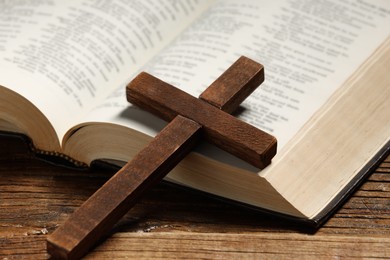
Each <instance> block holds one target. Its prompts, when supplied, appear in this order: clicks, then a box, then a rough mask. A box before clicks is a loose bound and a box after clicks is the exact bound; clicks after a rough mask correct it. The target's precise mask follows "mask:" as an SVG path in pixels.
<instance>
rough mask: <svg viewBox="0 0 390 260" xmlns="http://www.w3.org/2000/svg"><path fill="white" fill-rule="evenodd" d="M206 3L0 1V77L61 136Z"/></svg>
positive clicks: (167, 41) (138, 0)
mask: <svg viewBox="0 0 390 260" xmlns="http://www.w3.org/2000/svg"><path fill="white" fill-rule="evenodd" d="M209 5H210V3H209V2H207V1H195V0H194V1H185V2H184V1H169V2H165V1H141V0H132V1H108V0H82V1H61V0H57V1H55V0H38V1H5V2H0V28H1V31H0V71H1V74H2V75H1V79H0V84H2V85H4V86H7V87H9V88H11V89H12V90H14V91H16V92H18V93H20V94H22V95H23V96H25V97H27V98H28V99H29V100H30V101H32V102H33V103H34V104H36V105H37V107H38V108H39V109H40V110H41V111H42V112H43V113H44V114H45V115H46V116H47V117H48V118H49V120H50V121H51V122H52V124H53V125H54V127H55V128H56V130H57V132H58V135H59V136H60V137H61V136H62V135H63V134H64V132H65V131H66V130H68V128H70V126H72V125H73V124H74V123H75V122H79V121H80V120H81V118H82V117H83V115H84V114H85V113H86V112H87V111H89V110H90V108H91V107H92V106H94V104H96V102H98V101H99V100H102V99H104V98H105V97H106V96H107V95H108V93H111V92H112V91H113V89H115V88H117V87H118V85H119V83H122V82H123V81H124V80H125V79H126V78H128V77H129V76H128V75H131V74H133V73H134V72H135V71H137V70H138V69H139V67H140V66H142V65H143V64H145V63H146V62H147V61H148V60H149V59H151V57H153V56H154V55H155V54H156V53H157V52H158V51H160V50H161V49H162V48H164V47H165V46H166V45H167V44H168V43H169V42H170V41H172V39H173V38H174V37H175V36H176V34H178V33H179V32H181V31H182V30H183V29H184V28H185V27H186V26H188V24H190V23H191V22H192V21H193V20H194V19H195V18H196V17H197V16H199V15H200V13H202V11H203V10H205V9H206V8H207V7H208V6H209Z"/></svg>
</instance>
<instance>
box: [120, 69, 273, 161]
mask: <svg viewBox="0 0 390 260" xmlns="http://www.w3.org/2000/svg"><path fill="white" fill-rule="evenodd" d="M244 70H245V69H244ZM221 85H222V84H221ZM233 85H234V84H233ZM237 85H241V84H237ZM233 89H235V88H233ZM126 91H127V100H128V101H129V102H131V103H132V104H135V105H137V106H138V107H140V108H142V109H144V110H147V111H149V112H151V113H153V114H155V115H157V116H159V117H161V118H162V119H164V120H166V121H168V122H169V121H171V120H172V119H173V118H175V117H176V116H177V115H182V116H184V117H186V118H189V119H191V120H194V121H195V122H197V123H199V124H200V125H202V129H203V130H202V132H203V135H204V138H205V139H206V140H207V141H208V142H210V143H212V144H215V145H217V146H218V147H220V148H221V149H223V150H225V151H228V152H230V153H232V154H233V155H235V156H237V157H239V158H241V159H243V160H245V161H247V162H248V163H251V164H253V165H254V166H256V167H258V168H260V169H263V168H264V167H265V166H267V165H269V164H270V162H271V159H272V158H273V157H274V156H275V154H276V146H277V142H276V138H275V137H273V136H272V135H270V134H268V133H266V132H264V131H261V130H259V129H258V128H256V127H254V126H252V125H250V124H247V123H245V122H243V121H241V120H239V119H237V118H236V117H234V116H232V115H230V114H228V113H226V112H224V111H222V110H220V109H218V108H216V107H214V106H212V105H210V104H209V103H207V102H204V101H203V100H200V99H197V98H195V97H193V96H191V95H189V94H187V93H186V92H184V91H182V90H180V89H178V88H176V87H174V86H172V85H170V84H168V83H166V82H164V81H162V80H160V79H158V78H156V77H154V76H152V75H150V74H148V73H146V72H142V73H140V74H139V75H138V76H137V77H135V79H133V80H132V81H131V82H130V84H128V85H127V89H126ZM209 99H211V97H209ZM240 99H241V97H240ZM223 100H225V99H223ZM229 110H230V109H229Z"/></svg>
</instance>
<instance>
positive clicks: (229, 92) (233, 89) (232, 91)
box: [199, 56, 264, 114]
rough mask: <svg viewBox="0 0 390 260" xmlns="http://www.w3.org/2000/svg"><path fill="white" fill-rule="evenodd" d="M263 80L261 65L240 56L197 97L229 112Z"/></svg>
mask: <svg viewBox="0 0 390 260" xmlns="http://www.w3.org/2000/svg"><path fill="white" fill-rule="evenodd" d="M242 68H245V69H242ZM263 81H264V67H263V65H261V64H259V63H257V62H255V61H253V60H251V59H249V58H247V57H245V56H241V57H240V58H239V59H238V60H237V61H236V62H235V63H234V64H233V65H232V66H230V68H228V69H227V70H226V72H225V73H223V74H222V75H221V76H220V77H219V78H218V79H217V80H215V81H214V82H213V83H212V84H211V85H210V86H209V87H208V88H207V89H206V90H205V91H203V93H202V94H201V95H200V96H199V98H200V99H201V100H204V101H206V102H207V103H209V104H211V105H213V106H214V107H217V108H218V109H220V110H222V111H225V112H227V113H230V114H231V113H233V112H234V111H235V110H236V109H237V108H238V107H239V106H240V104H241V103H242V101H244V99H246V98H247V97H248V96H249V95H250V94H251V93H252V92H253V91H254V90H255V89H256V88H257V87H258V86H259V85H260V84H261V83H263ZM243 86H245V87H243Z"/></svg>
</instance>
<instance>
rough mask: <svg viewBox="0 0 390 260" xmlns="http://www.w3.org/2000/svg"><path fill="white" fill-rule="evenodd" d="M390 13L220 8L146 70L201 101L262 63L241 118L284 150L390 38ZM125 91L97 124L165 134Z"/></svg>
mask: <svg viewBox="0 0 390 260" xmlns="http://www.w3.org/2000/svg"><path fill="white" fill-rule="evenodd" d="M389 12H390V7H389V2H387V1H369V2H368V1H347V0H344V1H339V0H334V1H325V2H323V1H312V0H289V1H250V0H248V1H220V2H218V3H217V4H216V5H215V6H214V7H213V8H210V9H209V10H208V11H207V12H206V13H205V14H204V15H203V16H202V17H201V18H200V19H198V20H197V21H196V22H195V23H194V24H192V25H191V26H190V27H189V28H188V29H187V30H185V31H184V32H183V33H182V34H181V35H180V36H179V37H178V38H177V39H176V40H175V42H174V43H173V44H171V45H170V46H169V48H166V49H164V50H163V51H162V52H161V53H160V54H159V55H157V56H156V57H155V58H154V59H153V60H152V61H151V62H149V63H148V64H147V66H145V67H143V68H142V69H143V70H145V71H147V72H149V73H151V74H153V75H155V76H157V77H159V78H161V79H162V80H164V81H166V82H169V83H171V84H173V85H175V86H177V87H180V88H181V89H183V90H185V91H187V92H189V93H190V94H192V95H195V96H198V95H199V94H200V93H201V92H202V91H203V90H204V89H205V88H206V87H207V86H208V85H210V84H211V83H212V82H213V81H214V80H215V79H216V78H217V77H218V76H219V75H220V74H221V73H222V72H223V71H224V70H226V69H227V68H228V67H229V66H230V65H231V64H232V63H233V62H234V61H235V60H236V59H237V58H238V57H239V56H241V55H246V56H248V57H250V58H252V59H254V60H257V61H259V62H260V63H262V64H263V65H264V66H265V76H266V80H265V83H263V84H262V86H261V87H260V88H259V89H258V90H256V91H255V92H254V93H253V94H252V95H251V96H250V97H249V98H248V99H247V100H246V101H245V102H244V103H243V104H242V107H243V111H242V112H241V113H240V114H239V115H238V116H239V117H240V118H242V119H243V120H244V121H246V122H248V123H250V124H253V125H255V126H256V127H259V128H261V129H263V130H265V131H267V132H269V133H271V134H273V135H275V136H276V137H277V139H278V145H279V150H280V149H282V148H283V147H284V146H285V144H286V143H287V142H288V141H289V140H290V139H291V138H292V137H293V136H294V135H295V133H297V131H298V130H299V129H300V128H301V127H302V125H303V124H304V123H305V122H306V121H307V120H308V119H309V118H310V117H311V116H312V115H313V113H314V112H315V111H316V110H317V109H318V108H319V107H320V106H321V105H322V104H324V102H325V101H326V100H327V99H328V98H329V97H330V95H331V94H332V93H333V92H334V91H335V90H336V89H337V88H338V87H339V86H340V85H341V84H342V83H343V82H344V81H345V80H346V79H347V78H348V77H349V75H351V74H352V73H353V72H354V71H355V70H356V68H357V67H358V66H359V65H360V64H361V63H362V62H363V61H364V60H365V59H367V57H368V56H369V55H370V54H371V53H372V52H373V51H374V50H375V48H377V47H378V46H379V45H380V43H381V42H382V41H384V39H385V38H386V37H387V36H388V35H389V33H390V31H389V30H390V29H389V28H390V27H388V26H384V25H387V24H390V20H389ZM129 80H130V79H129ZM124 89H125V84H123V86H121V87H120V88H118V90H117V91H116V92H114V93H113V94H112V95H111V96H110V98H109V99H107V100H106V102H105V103H104V104H102V105H100V106H99V107H97V108H96V109H95V110H94V112H93V113H92V114H91V115H90V119H91V120H93V121H96V120H97V121H99V120H101V119H102V116H103V115H106V116H107V118H106V120H108V121H110V122H116V123H120V124H127V125H132V126H135V127H139V129H140V130H141V131H145V132H148V133H150V134H154V133H156V132H157V131H159V129H161V126H163V125H164V123H163V122H162V121H159V120H158V119H155V118H153V117H146V114H147V113H145V112H137V108H135V107H133V106H129V104H127V102H126V97H125V90H124ZM139 113H144V114H143V115H139ZM134 121H135V122H134ZM137 123H138V124H137Z"/></svg>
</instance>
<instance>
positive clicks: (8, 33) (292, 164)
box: [0, 0, 390, 225]
mask: <svg viewBox="0 0 390 260" xmlns="http://www.w3.org/2000/svg"><path fill="white" fill-rule="evenodd" d="M274 2H275V3H274ZM274 2H272V3H271V2H269V1H249V0H246V1H239V2H237V1H186V2H182V1H173V2H169V3H168V2H163V1H161V2H157V1H156V2H145V1H137V0H134V1H129V2H127V3H123V2H115V3H114V2H110V1H93V0H82V1H77V2H71V1H67V2H64V1H42V2H40V1H38V2H36V3H34V5H32V4H31V3H30V2H17V3H16V2H15V3H13V2H12V1H11V2H6V3H2V4H1V5H2V6H1V7H2V8H0V10H1V11H0V12H1V16H0V21H1V22H0V26H1V28H2V30H1V34H0V85H1V87H0V130H1V131H2V132H3V133H14V134H22V135H25V136H27V137H29V138H30V139H31V144H32V149H33V151H34V152H35V153H36V154H37V155H49V156H51V157H58V158H63V159H65V160H66V161H69V162H71V163H72V164H74V165H76V166H78V167H89V166H90V165H91V164H93V163H94V162H96V161H104V162H107V163H109V164H112V165H116V166H119V167H120V166H122V165H124V163H125V162H127V161H129V160H130V159H131V158H132V157H133V156H134V155H135V154H136V153H137V152H138V151H139V150H140V149H142V148H143V147H144V145H145V144H147V143H148V142H149V141H150V140H151V138H152V137H153V136H154V135H155V134H156V133H158V132H159V131H160V130H161V129H162V128H163V127H164V126H165V124H166V123H165V122H164V121H162V120H160V119H158V118H156V117H154V116H153V115H151V114H149V113H148V112H145V111H143V110H141V109H139V108H137V107H136V106H132V105H129V104H128V103H127V101H126V97H125V86H126V84H127V83H128V82H130V81H131V79H132V78H134V77H135V75H137V74H138V73H139V72H140V71H146V72H148V73H150V74H152V75H154V76H156V77H158V78H160V79H162V80H164V81H166V82H168V83H170V84H172V85H175V86H178V87H180V88H181V89H182V90H184V91H186V92H188V93H191V94H192V95H193V96H198V94H199V93H201V92H202V91H203V90H204V89H205V88H206V87H207V86H208V85H210V83H211V82H212V81H213V80H214V79H215V78H216V77H217V75H219V74H221V72H222V71H225V70H226V69H227V68H228V67H229V66H230V64H232V63H233V61H235V60H236V59H237V58H238V57H239V56H241V55H245V56H248V57H250V58H252V59H254V60H257V61H258V62H260V63H262V64H263V65H264V68H265V82H264V83H263V84H262V86H261V87H260V88H259V89H258V90H256V91H255V92H254V93H253V95H251V96H250V97H249V98H248V99H247V100H245V101H244V102H243V103H242V105H241V107H240V108H239V110H238V111H236V112H235V116H238V117H239V118H240V119H241V120H243V121H245V122H247V123H249V124H252V125H254V126H255V127H258V128H260V129H262V130H264V131H266V132H268V133H270V134H272V135H274V136H276V138H277V139H278V153H277V155H276V156H275V157H274V158H273V160H272V163H271V164H270V165H269V166H267V167H266V168H265V169H263V170H259V169H257V168H255V167H253V166H251V165H249V164H247V163H245V162H243V161H241V160H240V159H237V158H235V157H233V156H231V155H229V154H228V153H226V152H224V151H222V150H219V149H218V148H215V147H213V146H210V145H208V144H207V143H202V144H200V145H199V147H197V149H196V150H195V151H194V152H191V153H190V154H189V155H188V156H187V157H186V158H185V159H184V160H183V161H182V162H181V163H180V164H179V165H178V166H177V167H176V168H175V169H173V170H172V171H171V172H170V173H169V174H168V176H167V177H166V180H167V181H169V182H172V183H175V184H179V185H182V186H185V187H189V188H192V189H197V190H200V191H203V192H206V193H209V194H213V195H215V196H218V197H221V198H224V199H227V200H231V201H235V202H238V203H241V204H244V205H248V206H250V207H255V208H258V209H262V210H265V211H268V212H273V213H277V214H280V215H283V216H286V217H289V218H293V219H296V220H302V221H306V222H308V223H312V224H314V225H318V224H320V223H321V222H322V221H323V220H324V219H326V217H327V216H329V214H330V213H331V212H332V210H334V209H335V208H336V206H337V205H338V204H339V203H340V202H342V201H343V199H345V198H346V197H347V195H348V194H349V193H350V192H351V191H352V190H353V189H354V188H355V187H356V186H357V185H358V184H359V182H361V181H362V180H363V179H364V177H365V176H367V174H369V172H370V170H371V169H372V168H373V167H375V165H377V164H378V162H380V160H381V158H383V157H384V156H386V155H387V154H388V151H389V147H390V141H389V139H390V115H389V113H388V111H390V102H389V98H390V89H389V88H388V86H389V84H390V77H389V75H388V72H387V70H388V68H389V67H390V37H389V34H390V31H389V29H388V28H387V27H386V26H384V25H386V24H389V22H390V6H389V4H388V3H387V2H386V1H379V0H378V1H371V2H364V1H356V2H354V1H350V2H339V1H330V2H329V3H322V2H312V1H307V2H306V1H305V2H302V1H296V0H289V1H283V2H276V1H274Z"/></svg>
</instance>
